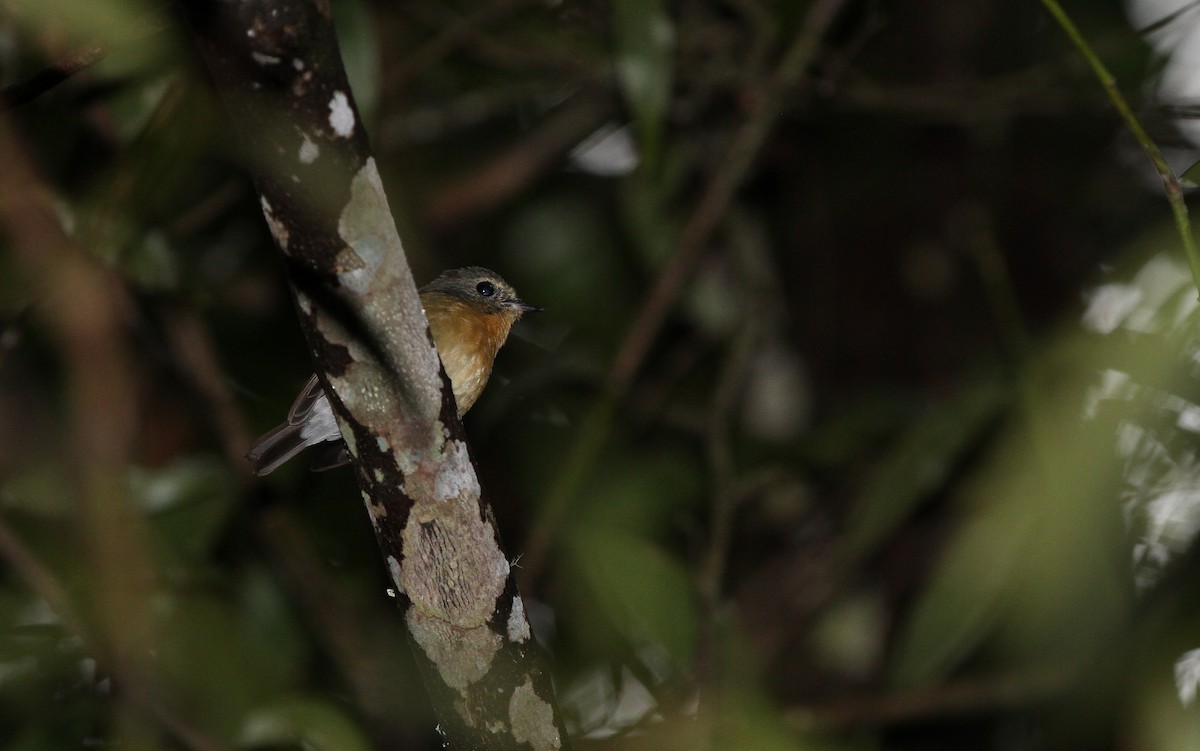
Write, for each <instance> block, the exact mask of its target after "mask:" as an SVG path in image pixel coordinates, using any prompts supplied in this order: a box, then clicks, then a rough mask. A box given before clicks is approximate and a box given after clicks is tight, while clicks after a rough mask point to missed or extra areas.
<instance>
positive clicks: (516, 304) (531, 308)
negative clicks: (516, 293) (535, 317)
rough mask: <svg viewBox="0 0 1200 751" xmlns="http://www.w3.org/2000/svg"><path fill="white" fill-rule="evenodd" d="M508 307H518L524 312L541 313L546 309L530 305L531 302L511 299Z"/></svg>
mask: <svg viewBox="0 0 1200 751" xmlns="http://www.w3.org/2000/svg"><path fill="white" fill-rule="evenodd" d="M508 307H510V308H516V309H517V310H519V311H521V312H522V313H541V312H542V310H544V308H539V307H538V306H536V305H530V304H529V303H526V302H521V301H520V300H509V301H508Z"/></svg>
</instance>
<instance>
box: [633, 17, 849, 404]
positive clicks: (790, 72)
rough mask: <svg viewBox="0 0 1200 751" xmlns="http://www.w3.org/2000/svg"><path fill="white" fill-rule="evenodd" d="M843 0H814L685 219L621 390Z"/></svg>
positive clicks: (643, 317)
mask: <svg viewBox="0 0 1200 751" xmlns="http://www.w3.org/2000/svg"><path fill="white" fill-rule="evenodd" d="M845 4H846V0H818V1H817V2H816V3H814V4H813V6H812V8H811V9H810V10H809V13H808V17H807V18H806V19H805V22H804V24H803V25H802V26H801V28H800V30H799V32H797V34H796V36H795V38H794V39H793V40H792V43H791V45H790V46H789V47H788V49H787V51H786V52H785V53H784V56H783V59H782V61H781V62H780V63H779V67H778V68H777V69H776V71H775V74H774V75H773V76H772V77H771V80H770V82H769V83H768V84H767V87H766V90H765V91H764V92H763V94H762V96H761V97H759V98H758V99H756V100H755V104H754V108H753V110H752V111H751V112H750V114H749V115H748V116H747V118H746V122H745V123H744V124H743V125H742V127H741V129H740V130H739V131H738V132H737V134H736V135H735V136H734V139H733V143H732V144H730V147H729V151H728V153H727V154H726V155H725V159H724V160H723V161H722V162H721V165H720V166H719V167H718V169H717V172H716V174H715V175H714V176H713V178H712V180H711V181H710V182H709V184H708V187H707V189H706V190H705V192H704V195H703V197H701V199H700V203H699V204H698V205H697V206H696V209H695V211H693V212H692V214H691V216H690V217H689V219H688V222H687V224H686V225H684V228H683V231H682V232H681V233H680V237H679V242H678V244H677V245H676V248H675V254H674V255H673V256H672V257H671V259H670V260H669V261H668V262H667V265H666V267H665V268H663V271H662V273H661V274H660V275H659V277H658V281H657V282H656V283H655V285H654V288H653V289H652V290H651V292H650V294H649V295H648V296H647V297H646V301H645V302H644V303H643V304H642V307H641V310H639V311H638V316H637V318H636V319H635V320H634V323H633V325H632V326H631V327H630V329H629V333H628V334H627V335H626V337H625V340H624V342H622V344H621V348H620V350H619V351H618V353H617V356H616V358H615V360H614V362H613V367H612V372H611V374H610V381H611V384H612V386H613V388H614V390H615V391H616V392H617V393H618V394H621V393H624V392H625V391H626V390H627V389H628V387H629V384H630V382H631V381H632V380H633V377H634V375H635V374H636V373H637V371H638V369H639V368H640V367H641V364H642V360H643V359H645V356H646V352H647V351H649V349H650V345H651V344H652V343H653V342H654V339H655V338H656V337H657V336H658V332H659V330H660V329H661V328H662V325H663V323H664V322H665V320H666V317H667V313H668V312H669V311H670V309H671V306H672V304H673V303H674V302H675V299H676V298H677V297H678V296H679V291H680V289H681V288H682V287H683V283H684V282H685V281H686V280H687V277H688V275H689V273H690V271H691V269H692V266H693V265H694V264H695V262H696V259H697V258H698V257H699V256H700V253H701V252H702V251H703V250H704V248H705V247H706V245H707V244H708V240H709V238H710V237H711V236H712V233H713V231H714V230H716V228H717V227H718V225H719V224H720V222H721V219H722V218H723V217H724V216H725V211H726V210H727V209H728V208H729V204H730V203H731V202H732V200H733V197H734V194H735V193H736V192H737V189H738V187H739V186H740V185H741V184H742V182H743V181H744V180H745V179H746V175H747V174H748V173H749V172H750V168H751V167H752V166H753V164H754V160H755V158H756V157H757V156H758V153H759V150H760V149H761V148H762V145H763V143H764V142H765V141H766V139H767V136H768V135H769V134H770V133H771V130H772V129H773V128H774V126H775V123H776V122H778V121H779V118H780V116H781V115H782V114H783V112H784V111H786V110H787V109H788V108H787V106H786V99H787V98H788V97H789V96H793V95H794V94H795V90H796V87H797V86H798V85H799V84H800V83H801V81H802V79H803V77H804V73H805V71H806V70H808V66H809V65H810V64H811V63H812V61H813V59H814V58H815V57H816V54H817V51H818V50H819V49H820V44H821V40H822V39H823V38H824V36H825V33H826V31H828V29H829V27H830V25H831V24H832V23H833V21H834V19H835V18H836V17H837V15H838V13H839V11H841V9H842V7H843V6H844V5H845Z"/></svg>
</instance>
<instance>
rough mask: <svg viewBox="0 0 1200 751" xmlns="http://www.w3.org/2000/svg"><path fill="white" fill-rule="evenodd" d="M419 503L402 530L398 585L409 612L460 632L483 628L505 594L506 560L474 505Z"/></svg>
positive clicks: (473, 500) (474, 502) (472, 501)
mask: <svg viewBox="0 0 1200 751" xmlns="http://www.w3.org/2000/svg"><path fill="white" fill-rule="evenodd" d="M433 511H435V512H436V513H430V509H429V508H428V507H427V506H426V507H423V505H422V504H420V503H417V504H416V505H414V506H413V509H412V512H411V513H410V514H409V517H408V521H407V524H406V525H405V527H404V533H403V544H404V562H403V564H402V570H401V573H400V585H401V587H402V588H403V589H404V591H405V592H407V593H408V596H409V599H411V600H412V604H413V609H414V610H421V611H423V612H425V613H426V614H428V615H430V616H433V617H436V618H439V619H441V620H444V621H446V622H447V623H450V624H453V625H454V626H457V627H459V628H475V627H478V626H484V625H485V624H486V623H487V622H488V619H489V618H490V617H491V615H492V612H493V611H494V610H495V605H496V600H497V599H499V597H500V595H501V594H502V593H503V592H504V587H505V584H506V581H507V578H508V573H509V566H508V560H507V559H506V558H505V557H504V551H502V550H501V549H500V546H499V545H497V544H496V534H495V531H494V530H493V529H492V527H491V525H490V524H488V523H487V522H486V521H484V520H483V519H482V518H481V517H480V515H479V508H478V505H477V500H475V499H470V500H466V499H464V500H462V501H459V502H454V503H449V504H439V505H438V506H437V507H436V508H435V509H433Z"/></svg>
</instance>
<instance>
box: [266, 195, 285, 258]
mask: <svg viewBox="0 0 1200 751" xmlns="http://www.w3.org/2000/svg"><path fill="white" fill-rule="evenodd" d="M260 203H261V204H262V211H263V218H264V219H266V220H267V228H268V229H269V230H271V237H274V238H275V242H276V244H278V245H279V247H280V249H282V250H284V251H286V250H287V249H288V231H287V227H286V226H285V225H284V223H283V222H281V221H279V220H278V219H276V218H275V210H274V209H272V208H271V204H270V202H269V201H267V197H266V196H262V197H261V199H260Z"/></svg>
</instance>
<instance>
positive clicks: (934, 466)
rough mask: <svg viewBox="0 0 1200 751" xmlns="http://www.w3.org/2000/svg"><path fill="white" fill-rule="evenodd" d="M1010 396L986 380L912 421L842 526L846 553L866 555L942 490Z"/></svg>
mask: <svg viewBox="0 0 1200 751" xmlns="http://www.w3.org/2000/svg"><path fill="white" fill-rule="evenodd" d="M1011 397H1012V389H1011V387H1010V386H1009V385H1007V384H1005V383H1002V382H1000V381H999V380H998V379H996V378H991V377H989V378H985V379H983V380H980V381H978V382H976V383H974V384H972V385H971V387H970V388H968V389H967V390H966V391H964V393H962V394H960V395H959V396H957V397H956V398H954V399H950V400H949V401H947V402H945V403H943V404H941V405H938V406H937V407H934V408H933V409H930V410H928V411H927V412H926V414H924V415H922V416H921V418H920V419H918V420H914V421H913V423H912V427H911V428H909V430H908V431H907V432H905V433H904V435H902V436H901V437H900V439H899V440H898V441H896V443H895V444H894V445H893V446H892V447H891V448H890V449H889V450H888V452H887V454H886V456H884V458H883V460H882V461H881V462H879V464H878V465H877V466H876V467H875V468H874V470H873V471H872V472H871V474H870V475H869V476H868V478H867V482H866V486H865V488H864V489H863V492H862V496H861V498H860V499H859V502H858V505H857V506H856V508H855V512H854V514H853V515H852V516H851V519H850V522H849V524H848V525H847V528H848V531H847V534H846V542H845V547H846V552H847V555H849V556H850V557H851V558H852V559H858V558H860V557H861V556H864V555H869V554H870V552H871V551H872V550H873V549H874V548H875V546H876V545H878V544H879V542H880V541H881V540H883V539H885V538H886V537H887V536H888V535H890V534H891V533H892V531H893V530H895V529H896V527H897V526H899V525H900V524H901V523H902V522H903V521H904V520H905V519H907V518H908V517H909V516H911V515H912V513H913V512H914V511H915V510H916V509H917V507H918V506H919V505H920V504H921V502H922V501H924V500H925V499H926V498H928V496H929V494H930V493H933V492H935V491H936V490H938V489H939V488H942V487H944V486H945V483H946V479H947V475H948V474H949V473H950V471H951V470H953V469H954V466H955V463H956V462H957V461H958V460H959V459H960V458H961V457H962V456H963V454H964V453H966V452H967V451H968V450H969V449H970V448H971V447H972V446H973V445H974V442H975V441H976V440H977V439H978V437H979V435H980V433H981V431H983V430H984V429H985V428H986V427H987V426H988V425H989V424H991V422H992V421H993V420H995V419H996V417H997V416H998V415H999V414H1000V411H1001V410H1002V409H1003V408H1004V407H1005V406H1006V405H1008V404H1009V402H1010V401H1011Z"/></svg>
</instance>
